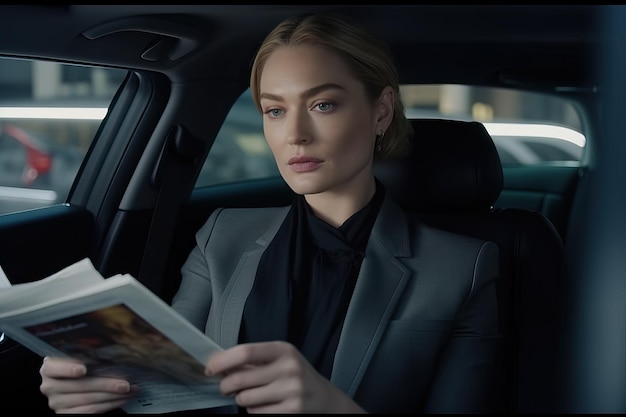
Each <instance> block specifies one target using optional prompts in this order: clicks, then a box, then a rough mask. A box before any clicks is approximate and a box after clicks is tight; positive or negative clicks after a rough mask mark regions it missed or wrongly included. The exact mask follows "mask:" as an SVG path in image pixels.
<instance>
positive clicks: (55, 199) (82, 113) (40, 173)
mask: <svg viewBox="0 0 626 417" xmlns="http://www.w3.org/2000/svg"><path fill="white" fill-rule="evenodd" d="M125 75H126V71H122V70H119V69H108V68H94V67H87V66H77V65H68V64H62V63H55V62H48V61H36V60H28V59H13V58H1V57H0V215H1V214H6V213H12V212H16V211H22V210H28V209H32V208H38V207H45V206H49V205H53V204H57V203H62V202H64V201H65V200H66V198H67V196H68V193H69V190H70V188H71V186H72V183H73V181H74V178H75V176H76V173H77V172H78V169H79V167H80V165H81V163H82V160H83V158H84V156H85V154H86V152H87V149H88V148H89V146H90V145H91V142H92V140H93V138H94V136H95V134H96V132H97V130H98V127H99V126H100V123H101V122H102V119H103V118H104V116H105V114H106V111H107V108H108V106H109V105H110V103H111V101H112V99H113V96H114V95H115V92H116V91H117V89H118V88H119V86H120V84H121V82H122V81H123V79H124V77H125Z"/></svg>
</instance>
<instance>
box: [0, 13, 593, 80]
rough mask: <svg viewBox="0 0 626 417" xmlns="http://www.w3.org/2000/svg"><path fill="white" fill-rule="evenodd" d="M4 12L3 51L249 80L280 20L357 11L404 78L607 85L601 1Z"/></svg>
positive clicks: (174, 75) (0, 23)
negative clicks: (602, 78)
mask: <svg viewBox="0 0 626 417" xmlns="http://www.w3.org/2000/svg"><path fill="white" fill-rule="evenodd" d="M0 7H1V10H2V12H1V13H0V54H5V55H8V56H16V57H30V58H35V57H39V58H55V59H57V58H61V59H63V60H65V61H67V62H70V63H86V64H104V65H114V66H120V67H124V68H136V69H144V70H152V71H157V72H162V73H165V74H166V75H168V76H169V77H170V78H171V79H172V81H174V82H184V81H186V80H197V79H200V78H215V77H217V78H219V77H222V78H234V79H240V80H241V81H242V82H247V80H248V75H249V68H250V63H251V60H252V58H253V56H254V52H255V50H256V47H257V46H258V45H259V43H260V42H261V41H262V39H263V37H264V36H265V35H266V34H267V33H268V31H269V30H270V29H271V28H272V27H273V26H274V25H275V24H277V23H278V22H279V21H280V20H282V19H284V18H286V17H288V16H291V15H294V14H301V13H304V12H314V11H317V10H325V11H333V12H337V13H342V14H346V15H349V16H351V17H353V18H354V19H356V20H358V21H361V22H362V23H363V24H364V25H366V26H367V27H369V28H370V29H371V30H372V31H373V32H375V33H377V34H378V35H379V36H381V37H382V38H383V39H385V40H386V41H387V42H388V43H389V44H390V45H391V47H392V50H393V52H394V54H395V57H396V60H397V64H398V68H399V73H400V79H401V82H402V83H452V84H457V83H458V84H475V85H493V86H524V87H529V88H534V89H539V90H541V89H546V90H551V89H554V88H555V87H567V88H569V87H576V88H579V87H582V88H583V89H586V88H587V87H592V86H594V85H595V84H596V83H595V82H594V81H593V75H594V74H593V65H592V64H593V62H594V60H593V58H590V57H593V54H594V52H593V49H592V48H593V47H594V45H597V42H598V39H599V31H598V29H597V28H598V24H597V15H598V13H597V11H598V10H599V8H598V7H596V6H572V5H550V6H537V5H533V6H529V5H516V6H502V5H496V6H493V5H489V6H478V5H440V6H435V5H427V6H424V5H407V6H400V5H384V6H383V5H373V6H362V5H357V6H346V5H317V6H315V5H302V6H288V5H252V4H249V5H116V4H114V5H50V6H43V5H27V6H19V5H10V6H6V5H5V6H0ZM41 11H46V14H45V15H44V14H42V13H41ZM120 45H124V48H120ZM142 56H143V58H142ZM459 67H462V68H463V70H462V71H459ZM557 80H558V81H557Z"/></svg>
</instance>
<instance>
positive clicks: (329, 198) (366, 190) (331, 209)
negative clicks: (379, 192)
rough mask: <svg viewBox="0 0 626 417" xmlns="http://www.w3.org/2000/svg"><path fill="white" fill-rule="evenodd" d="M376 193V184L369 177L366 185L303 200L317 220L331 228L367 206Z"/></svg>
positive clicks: (372, 178)
mask: <svg viewBox="0 0 626 417" xmlns="http://www.w3.org/2000/svg"><path fill="white" fill-rule="evenodd" d="M375 193H376V182H375V180H374V177H371V178H370V179H369V180H368V181H367V182H366V183H363V184H359V185H358V186H355V185H354V184H352V185H349V186H346V187H345V189H342V190H332V191H325V192H323V193H318V194H307V195H305V197H304V198H305V199H306V201H307V203H308V204H309V206H310V207H311V210H312V211H313V213H314V214H315V216H317V217H318V218H320V219H322V220H324V221H325V222H326V223H328V224H330V225H332V226H333V227H336V228H337V227H340V226H341V225H342V224H343V223H344V222H345V221H346V220H348V219H349V218H350V217H351V216H352V215H353V214H354V213H356V212H357V211H359V210H361V209H362V208H363V207H365V206H366V205H367V203H369V202H370V201H371V199H372V197H374V194H375Z"/></svg>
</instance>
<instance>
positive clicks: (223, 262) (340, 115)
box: [40, 15, 498, 413]
mask: <svg viewBox="0 0 626 417" xmlns="http://www.w3.org/2000/svg"><path fill="white" fill-rule="evenodd" d="M250 86H251V90H252V94H253V98H254V100H255V103H256V105H257V107H258V109H259V110H260V111H261V113H262V114H263V128H264V133H265V137H266V139H267V143H268V144H269V146H270V148H271V150H272V152H273V155H274V157H275V160H276V163H277V165H278V168H279V170H280V173H281V175H282V176H283V178H284V179H285V181H286V182H287V184H288V185H289V186H290V187H291V188H292V189H293V191H294V192H295V193H296V194H297V197H296V198H295V200H294V202H293V204H292V205H291V206H289V207H281V208H256V209H222V210H216V211H215V212H214V213H212V214H211V216H210V218H209V219H208V221H207V222H206V224H205V225H204V226H203V227H202V228H201V229H200V230H199V231H198V233H197V234H196V243H197V245H196V247H195V248H194V249H193V251H192V252H191V253H190V255H189V258H188V259H187V261H186V263H185V264H184V265H183V267H182V273H183V279H182V282H181V286H180V288H179V291H178V293H177V294H176V296H175V298H174V300H173V307H174V308H175V309H176V310H177V311H179V312H180V313H181V314H183V315H184V316H185V317H187V318H188V319H189V320H190V321H191V322H192V323H193V324H194V325H196V326H197V327H199V328H200V329H204V331H205V332H206V333H207V334H208V335H209V336H210V337H211V338H213V339H214V340H216V341H217V342H218V343H219V344H220V345H221V346H223V347H224V348H225V350H224V351H223V352H219V353H217V354H215V355H213V356H212V357H211V358H210V359H209V361H208V363H207V364H206V373H207V374H208V375H219V376H221V377H222V379H221V382H220V389H221V390H222V392H223V393H224V394H227V395H232V396H234V397H235V399H236V402H237V404H238V406H239V407H240V408H241V409H245V410H246V411H247V412H251V413H252V412H485V411H492V409H491V408H490V407H491V398H490V393H491V392H492V389H491V387H492V386H491V384H493V383H494V381H493V376H492V375H493V372H494V365H495V357H496V344H497V339H498V336H497V302H496V295H495V294H496V293H495V281H496V278H497V269H498V267H497V262H498V260H497V259H498V255H497V248H496V246H495V245H494V244H493V243H491V242H485V241H480V240H477V239H472V238H469V237H465V236H459V235H454V234H451V233H447V232H443V231H439V230H436V229H432V228H430V227H427V226H425V225H423V224H421V223H420V222H419V221H418V220H417V219H416V218H414V217H413V216H411V215H409V214H408V213H405V212H404V211H402V209H400V207H399V206H398V205H396V203H395V202H394V201H392V199H391V197H390V196H387V195H386V194H385V190H384V187H383V186H382V184H380V183H379V182H378V181H377V180H376V178H375V177H374V173H373V159H374V158H375V157H391V156H400V155H402V154H404V153H405V152H406V151H407V150H408V148H409V146H410V143H409V137H410V134H411V131H410V125H409V123H408V121H407V120H406V118H405V116H404V109H403V105H402V102H401V100H400V93H399V87H398V78H397V73H396V69H395V67H394V65H393V59H392V57H391V55H390V53H389V51H388V50H387V48H386V46H385V45H384V44H383V43H381V42H380V41H379V40H378V39H376V38H374V37H373V36H372V35H370V34H368V33H366V32H364V31H362V30H361V29H359V28H357V27H355V26H352V25H350V24H348V23H346V22H345V21H343V20H340V19H337V18H335V17H331V16H322V15H311V16H306V17H302V18H301V17H297V18H292V19H288V20H287V21H285V22H283V23H281V24H280V25H278V26H277V27H276V28H275V29H274V30H273V31H272V32H271V33H270V34H269V35H268V36H267V38H266V39H265V41H264V43H263V44H262V45H261V47H260V49H259V51H258V53H257V56H256V58H255V61H254V64H253V68H252V75H251V78H250ZM40 372H41V376H42V384H41V391H42V392H43V393H44V394H45V395H47V396H48V398H49V404H50V406H51V408H52V409H54V410H55V411H57V412H65V411H77V412H103V411H107V410H110V409H113V408H116V407H119V406H121V405H122V404H123V403H124V402H125V401H126V399H127V398H128V396H130V395H132V394H133V388H132V386H131V385H130V384H129V383H128V382H127V381H124V380H118V379H113V378H108V379H107V378H86V377H85V376H84V375H85V372H86V371H85V368H84V367H83V366H82V365H79V364H76V363H73V362H70V361H68V360H61V359H58V358H47V359H46V360H44V363H43V365H42V367H41V370H40ZM220 411H223V410H220ZM227 411H235V412H236V411H237V407H233V408H232V409H231V410H227Z"/></svg>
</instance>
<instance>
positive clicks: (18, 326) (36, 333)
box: [0, 275, 234, 413]
mask: <svg viewBox="0 0 626 417" xmlns="http://www.w3.org/2000/svg"><path fill="white" fill-rule="evenodd" d="M0 330H2V331H5V332H6V333H7V335H8V336H9V337H11V338H13V339H14V340H16V341H18V342H20V343H22V344H23V345H24V346H26V347H28V348H30V349H31V350H33V351H35V352H37V353H38V354H40V355H41V356H45V355H56V356H69V357H73V358H76V359H79V360H81V361H83V362H85V363H86V364H87V367H88V370H89V373H91V374H94V375H115V376H121V377H124V378H127V379H128V380H129V381H131V383H134V384H137V385H138V386H139V393H138V395H137V396H136V397H135V398H134V399H132V400H130V401H129V402H128V403H127V404H126V406H125V407H124V410H125V411H127V412H129V413H164V412H172V411H180V410H190V409H198V408H212V407H218V406H222V405H227V404H233V403H234V399H233V398H231V397H225V396H223V395H221V394H220V393H219V387H218V380H217V379H216V378H211V377H207V376H205V375H204V364H205V363H206V361H207V359H208V357H209V356H210V355H211V354H212V353H213V352H215V351H217V350H220V349H221V348H220V347H219V346H218V345H217V344H215V343H214V342H213V341H212V340H210V339H209V338H208V337H206V336H205V335H204V334H203V333H202V332H200V331H199V330H198V329H197V328H195V327H194V326H193V325H191V324H190V323H189V322H188V321H186V320H185V319H184V318H183V317H182V316H180V315H179V314H178V313H176V312H175V311H174V310H172V309H171V307H170V306H169V305H167V304H166V303H165V302H164V301H163V300H161V299H160V298H158V297H157V296H156V295H155V294H153V293H152V292H150V291H149V290H148V289H147V288H145V287H144V286H143V285H142V284H141V283H139V282H138V281H137V280H135V279H134V278H133V277H132V276H130V275H119V276H115V277H111V278H109V279H106V280H104V279H103V280H101V281H100V282H99V283H98V284H97V285H94V286H92V288H90V289H85V288H83V289H82V290H80V291H78V292H77V293H75V295H67V296H66V297H65V298H62V297H61V298H59V300H58V301H57V302H56V303H55V304H53V305H46V306H43V307H42V304H40V306H39V307H38V308H28V307H24V306H22V307H21V308H20V309H19V310H15V311H14V312H7V311H6V310H5V309H3V312H2V314H0Z"/></svg>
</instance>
